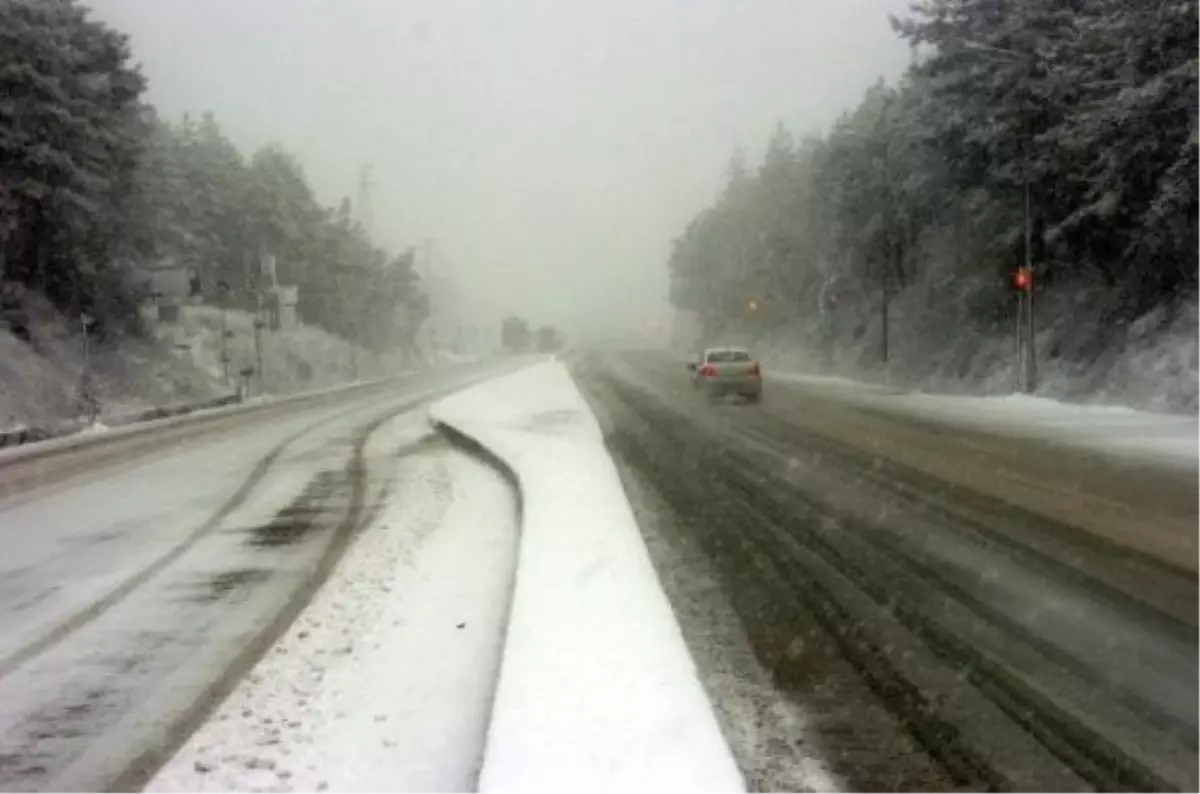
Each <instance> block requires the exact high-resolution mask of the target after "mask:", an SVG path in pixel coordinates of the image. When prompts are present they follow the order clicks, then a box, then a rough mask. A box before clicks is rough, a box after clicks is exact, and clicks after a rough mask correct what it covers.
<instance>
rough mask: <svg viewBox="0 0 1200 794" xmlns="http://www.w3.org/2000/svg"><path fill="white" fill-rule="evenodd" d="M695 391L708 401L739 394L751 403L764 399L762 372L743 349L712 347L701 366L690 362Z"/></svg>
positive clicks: (689, 366)
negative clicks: (699, 392)
mask: <svg viewBox="0 0 1200 794" xmlns="http://www.w3.org/2000/svg"><path fill="white" fill-rule="evenodd" d="M688 371H690V372H692V373H693V374H692V387H693V388H696V389H702V390H704V392H705V394H706V395H707V396H708V397H709V398H716V397H723V396H725V395H727V394H736V395H738V396H739V397H742V398H743V399H745V400H748V401H749V402H752V403H756V402H758V401H759V400H761V399H762V369H761V368H760V367H759V364H758V361H757V360H756V359H755V358H754V357H753V356H751V355H750V351H748V350H746V349H745V348H740V347H710V348H708V349H707V350H705V351H704V352H703V353H701V354H700V360H699V362H689V363H688Z"/></svg>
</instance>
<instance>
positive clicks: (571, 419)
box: [431, 361, 744, 791]
mask: <svg viewBox="0 0 1200 794" xmlns="http://www.w3.org/2000/svg"><path fill="white" fill-rule="evenodd" d="M431 413H432V415H433V417H434V418H435V419H436V420H437V421H439V422H441V423H442V424H443V425H446V426H448V427H450V428H451V429H452V430H453V431H457V432H458V433H459V434H462V435H464V436H466V437H468V438H470V439H472V440H474V441H475V442H477V443H479V444H480V445H482V446H483V447H485V448H486V449H488V450H489V451H491V452H492V453H493V454H495V455H497V456H498V457H500V458H501V459H502V460H504V461H505V462H506V464H507V465H508V466H510V467H511V469H512V470H513V472H514V473H515V474H516V476H517V478H518V480H519V482H520V488H521V496H522V500H523V520H522V529H521V546H520V552H519V562H518V568H517V579H516V587H515V589H514V593H513V600H512V607H511V613H510V618H509V626H508V635H507V640H506V643H505V648H504V657H503V662H502V665H501V672H500V679H499V682H498V684H497V690H496V699H495V703H494V705H493V712H492V720H491V725H490V728H489V730H488V737H487V748H486V751H485V754H484V761H483V770H482V773H481V776H480V781H479V785H480V789H481V790H484V791H488V790H493V791H495V790H522V791H544V790H555V791H580V790H589V791H643V790H645V791H649V790H657V791H661V790H671V791H735V790H736V791H740V790H743V789H744V786H743V781H742V778H741V775H740V773H739V771H738V768H737V765H736V762H735V761H734V759H733V756H732V754H731V752H730V750H729V747H728V745H727V744H726V742H725V739H724V737H723V736H722V735H721V731H720V728H719V726H718V724H717V721H716V718H715V716H714V714H713V711H712V706H711V704H710V703H709V701H708V698H707V696H706V695H705V693H704V690H703V687H702V686H701V684H700V681H699V678H698V677H697V673H696V668H695V665H694V664H693V662H692V659H691V657H690V655H689V654H688V651H687V647H686V645H685V644H684V640H683V637H682V635H681V633H680V630H679V626H678V624H677V622H676V619H675V616H674V614H673V613H672V611H671V607H670V605H669V603H668V602H667V599H666V597H665V595H664V594H663V591H662V588H661V586H660V584H659V581H658V578H657V576H656V574H655V572H654V568H653V566H652V564H651V562H650V559H649V556H648V554H647V551H646V546H645V542H644V541H643V539H642V537H641V534H640V531H639V529H638V527H637V524H636V523H635V521H634V518H633V513H632V510H631V508H630V506H629V503H628V501H627V500H626V497H625V494H624V491H623V490H622V487H621V483H620V480H619V479H618V476H617V472H616V469H615V467H614V465H613V463H612V460H611V459H610V458H609V456H608V453H607V451H606V450H605V448H604V443H603V440H602V437H601V434H600V430H599V427H598V426H597V424H596V420H595V418H594V417H593V416H592V414H591V411H590V409H589V408H588V406H587V404H586V402H585V401H584V399H583V397H582V396H581V395H580V393H579V391H578V390H577V389H576V387H575V384H574V383H573V382H572V381H571V378H570V376H569V375H568V374H567V372H566V370H565V369H564V368H563V366H562V365H561V364H559V363H557V362H554V361H550V362H546V363H542V364H537V365H534V366H532V367H529V368H527V369H524V370H522V371H520V372H517V373H516V374H513V375H509V376H506V377H503V378H499V379H496V380H493V381H489V382H487V383H484V384H482V385H479V386H475V387H472V388H470V389H467V390H465V391H463V392H459V393H458V394H455V395H453V396H451V397H449V398H447V399H445V400H443V401H442V402H440V403H438V404H436V405H435V406H434V407H433V409H432V411H431Z"/></svg>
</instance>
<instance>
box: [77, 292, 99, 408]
mask: <svg viewBox="0 0 1200 794" xmlns="http://www.w3.org/2000/svg"><path fill="white" fill-rule="evenodd" d="M91 321H92V318H91V317H90V316H88V314H87V313H86V312H85V313H83V314H81V315H80V316H79V325H80V326H81V327H82V329H83V399H84V402H85V403H86V404H87V417H88V424H89V425H91V424H95V423H96V408H97V407H98V406H97V405H96V398H95V394H94V393H93V392H94V389H93V388H92V356H91V350H90V349H89V345H88V325H90V324H91Z"/></svg>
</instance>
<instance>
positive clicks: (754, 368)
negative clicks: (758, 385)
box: [750, 361, 762, 378]
mask: <svg viewBox="0 0 1200 794" xmlns="http://www.w3.org/2000/svg"><path fill="white" fill-rule="evenodd" d="M750 377H752V378H761V377H762V373H761V372H760V371H759V369H758V362H757V361H755V362H754V363H753V364H751V365H750Z"/></svg>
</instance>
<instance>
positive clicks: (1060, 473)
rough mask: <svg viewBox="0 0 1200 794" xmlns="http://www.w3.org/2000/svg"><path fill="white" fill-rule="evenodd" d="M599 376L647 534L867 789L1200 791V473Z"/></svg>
mask: <svg viewBox="0 0 1200 794" xmlns="http://www.w3.org/2000/svg"><path fill="white" fill-rule="evenodd" d="M574 371H575V374H576V377H577V379H578V380H579V382H580V384H581V386H582V387H583V389H584V392H585V394H586V395H587V396H588V398H589V400H590V402H591V403H592V405H593V407H594V408H595V410H596V412H597V415H598V417H599V418H600V420H601V424H602V426H603V427H604V428H605V432H606V438H607V441H608V444H609V447H610V449H611V450H612V452H613V454H614V457H615V458H616V460H617V463H618V467H619V468H620V469H621V471H622V474H623V476H624V477H626V479H627V480H630V479H635V480H636V483H634V482H630V487H628V490H629V491H630V492H631V493H634V494H636V493H639V492H646V493H648V494H649V496H648V497H646V498H635V500H634V501H635V504H634V507H635V510H637V511H639V518H640V520H642V522H643V524H646V523H648V522H651V521H652V522H654V523H655V524H656V525H669V526H670V527H671V529H670V530H669V532H670V539H671V542H673V543H676V544H678V545H679V546H680V547H685V546H694V547H697V548H699V549H701V550H702V551H703V553H704V555H705V557H706V559H707V563H708V564H709V565H711V567H712V568H713V569H714V570H716V571H717V573H718V575H719V578H720V582H721V588H722V589H723V591H724V593H725V596H726V597H727V598H728V601H729V602H730V603H731V604H732V606H733V609H734V611H735V612H736V614H737V618H738V620H739V621H740V623H741V624H742V627H743V628H744V630H745V633H746V634H747V635H748V637H749V639H750V642H751V643H752V645H753V649H754V653H755V655H756V656H757V658H758V661H759V662H760V663H761V664H762V665H764V666H765V667H766V668H767V669H769V670H770V672H771V674H772V676H773V678H774V681H775V682H776V685H777V687H778V689H779V691H780V692H781V693H783V694H785V695H786V696H787V697H789V698H791V699H793V700H795V701H797V702H799V703H801V704H803V705H806V706H807V707H809V708H810V709H811V710H812V711H814V712H815V713H816V714H817V715H818V716H817V718H816V724H815V732H816V735H817V741H818V743H819V744H820V745H821V755H822V756H823V757H824V758H825V759H826V760H827V762H828V763H829V764H830V765H831V767H832V769H833V771H834V772H835V773H836V774H838V775H841V776H842V777H843V778H844V779H845V780H846V781H848V782H849V784H850V786H851V787H852V788H856V789H881V788H892V789H895V788H900V789H906V788H907V789H912V788H917V789H926V790H930V789H939V788H940V789H958V788H963V787H967V788H999V789H1016V790H1033V789H1038V790H1079V789H1093V788H1097V789H1179V790H1194V789H1195V788H1196V786H1197V783H1198V782H1200V781H1198V780H1197V772H1196V769H1197V719H1196V710H1195V704H1196V702H1197V694H1198V692H1197V636H1196V626H1197V602H1196V599H1197V586H1196V560H1195V548H1196V546H1195V543H1196V527H1197V514H1196V506H1197V499H1196V483H1197V479H1196V472H1195V469H1194V468H1191V469H1190V470H1179V469H1175V468H1165V467H1161V466H1156V465H1154V464H1153V463H1151V462H1147V461H1127V460H1123V459H1121V458H1119V457H1115V456H1111V455H1104V454H1097V453H1095V452H1087V451H1084V450H1080V449H1074V448H1068V447H1062V446H1057V445H1054V444H1050V443H1047V442H1045V441H1039V440H1036V439H1033V440H1031V439H1016V438H1008V437H1003V436H999V435H995V434H989V433H986V432H983V431H978V430H967V429H964V428H961V427H947V426H939V425H938V424H937V423H934V422H932V421H931V420H929V419H927V418H926V419H921V420H918V419H914V418H913V417H911V416H905V415H901V414H898V413H889V412H888V411H887V410H886V408H880V407H879V405H878V403H877V402H876V403H873V404H872V407H870V408H867V407H863V406H861V405H854V404H851V403H849V402H847V401H846V400H845V399H844V397H843V396H839V394H838V393H837V390H836V389H834V390H831V389H822V388H813V387H806V386H803V385H799V384H789V383H782V382H774V383H773V382H771V381H770V380H768V382H767V384H766V385H767V388H766V389H765V397H764V403H763V404H762V405H761V406H740V405H724V404H723V405H710V404H708V403H707V402H706V401H704V400H703V399H702V398H701V397H700V396H698V395H696V394H694V393H693V392H692V390H691V388H690V386H689V382H688V378H687V376H686V372H684V370H683V369H682V366H681V365H680V364H679V362H677V361H676V360H674V359H672V358H670V357H668V356H666V355H662V354H653V353H636V354H621V355H618V354H603V355H601V354H594V355H590V356H587V357H584V358H582V359H580V360H578V361H577V362H576V364H575V368H574ZM651 512H652V513H653V515H649V513H651ZM684 631H685V635H686V634H689V632H690V633H691V634H692V635H694V636H693V637H690V638H689V640H690V642H691V644H692V647H693V652H694V653H696V654H697V656H698V657H699V658H698V661H699V663H700V667H701V668H702V669H703V667H704V661H703V655H704V651H703V635H705V633H706V632H705V629H704V628H703V627H699V628H698V627H695V626H693V627H691V628H690V629H689V626H688V625H687V624H686V623H685V625H684ZM710 694H714V697H716V698H718V699H719V698H720V692H718V691H714V690H713V689H712V688H711V687H710ZM834 708H836V709H837V710H838V712H839V716H838V718H837V719H836V720H832V719H831V720H825V721H823V720H822V719H821V717H820V713H821V711H822V709H825V710H827V711H829V710H832V709H834ZM848 709H849V710H850V711H854V712H856V713H857V717H854V716H848V715H847V710H848Z"/></svg>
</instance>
